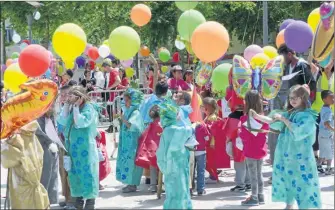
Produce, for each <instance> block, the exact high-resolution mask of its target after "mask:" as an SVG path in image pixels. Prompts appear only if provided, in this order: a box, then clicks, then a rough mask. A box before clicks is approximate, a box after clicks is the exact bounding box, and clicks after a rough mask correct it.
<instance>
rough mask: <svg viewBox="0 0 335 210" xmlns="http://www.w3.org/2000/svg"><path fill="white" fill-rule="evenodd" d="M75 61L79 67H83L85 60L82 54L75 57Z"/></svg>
mask: <svg viewBox="0 0 335 210" xmlns="http://www.w3.org/2000/svg"><path fill="white" fill-rule="evenodd" d="M76 63H77V65H78V67H79V68H83V67H85V63H86V60H85V58H84V57H83V56H79V57H77V59H76Z"/></svg>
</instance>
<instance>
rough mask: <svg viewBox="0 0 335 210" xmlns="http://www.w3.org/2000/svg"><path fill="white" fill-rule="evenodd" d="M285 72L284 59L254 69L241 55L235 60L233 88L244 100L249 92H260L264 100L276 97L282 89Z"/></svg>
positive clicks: (278, 58) (276, 59)
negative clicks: (282, 78)
mask: <svg viewBox="0 0 335 210" xmlns="http://www.w3.org/2000/svg"><path fill="white" fill-rule="evenodd" d="M283 72H284V58H283V56H278V57H276V58H274V59H272V60H270V61H269V62H268V63H267V64H266V65H265V66H264V67H255V69H252V68H251V66H250V64H249V62H248V61H247V60H245V59H244V58H243V57H241V56H239V55H235V56H234V58H233V72H232V75H233V87H234V90H235V92H236V94H237V95H238V96H239V97H241V98H244V96H245V94H246V93H247V92H248V91H249V90H258V91H259V92H260V93H261V94H262V96H263V98H264V99H266V100H271V99H273V98H275V97H276V95H277V94H278V91H279V89H280V87H281V84H282V82H281V77H282V76H283Z"/></svg>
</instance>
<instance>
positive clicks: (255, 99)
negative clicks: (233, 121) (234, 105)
mask: <svg viewBox="0 0 335 210" xmlns="http://www.w3.org/2000/svg"><path fill="white" fill-rule="evenodd" d="M244 101H245V106H244V114H248V113H249V111H250V109H253V110H255V111H256V112H257V113H258V114H261V113H263V100H262V97H261V95H260V94H259V92H258V91H257V90H249V91H248V92H247V93H246V94H245V97H244Z"/></svg>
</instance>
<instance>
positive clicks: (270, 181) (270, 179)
mask: <svg viewBox="0 0 335 210" xmlns="http://www.w3.org/2000/svg"><path fill="white" fill-rule="evenodd" d="M268 183H269V184H272V176H270V178H269V181H268Z"/></svg>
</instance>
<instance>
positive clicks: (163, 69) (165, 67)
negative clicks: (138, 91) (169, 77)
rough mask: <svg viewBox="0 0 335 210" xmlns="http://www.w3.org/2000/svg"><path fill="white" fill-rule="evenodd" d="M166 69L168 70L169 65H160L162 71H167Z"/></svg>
mask: <svg viewBox="0 0 335 210" xmlns="http://www.w3.org/2000/svg"><path fill="white" fill-rule="evenodd" d="M168 70H169V67H167V66H162V67H161V71H162V72H163V73H166V72H168Z"/></svg>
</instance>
